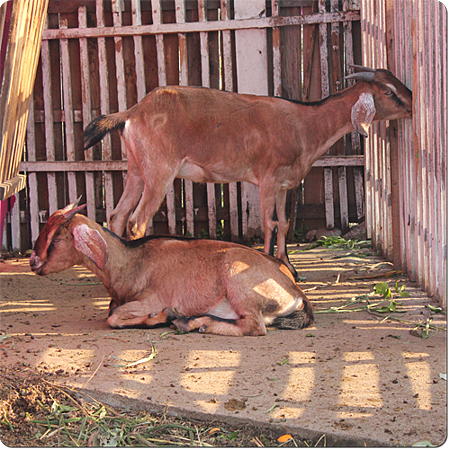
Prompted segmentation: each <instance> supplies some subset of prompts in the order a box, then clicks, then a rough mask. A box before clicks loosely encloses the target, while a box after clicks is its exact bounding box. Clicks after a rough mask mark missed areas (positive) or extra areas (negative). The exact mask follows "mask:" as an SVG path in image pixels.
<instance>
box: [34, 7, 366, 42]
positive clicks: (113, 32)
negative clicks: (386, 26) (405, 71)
mask: <svg viewBox="0 0 450 450" xmlns="http://www.w3.org/2000/svg"><path fill="white" fill-rule="evenodd" d="M152 2H153V0H152ZM153 11H154V9H153ZM358 20H360V15H359V11H347V12H338V13H324V14H311V15H307V16H289V17H285V16H277V17H261V18H258V19H254V18H252V19H237V20H220V21H214V22H187V23H184V24H178V23H177V24H172V23H165V24H162V23H158V24H157V23H155V22H154V23H153V25H142V26H133V25H128V26H122V27H118V28H116V27H103V28H102V29H99V28H88V29H87V30H82V29H80V28H70V29H67V30H49V29H47V30H44V33H43V36H42V39H44V40H48V39H77V38H80V37H92V38H100V37H103V38H104V37H114V36H134V35H140V36H145V35H150V34H179V33H199V32H201V31H223V30H250V29H261V28H272V27H284V26H292V25H307V24H316V23H318V24H326V23H333V22H345V21H358Z"/></svg>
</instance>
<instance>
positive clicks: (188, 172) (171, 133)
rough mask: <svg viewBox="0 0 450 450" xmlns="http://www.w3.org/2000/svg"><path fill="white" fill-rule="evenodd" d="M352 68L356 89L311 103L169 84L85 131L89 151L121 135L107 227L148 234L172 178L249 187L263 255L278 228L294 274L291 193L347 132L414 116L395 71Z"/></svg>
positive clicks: (282, 255)
mask: <svg viewBox="0 0 450 450" xmlns="http://www.w3.org/2000/svg"><path fill="white" fill-rule="evenodd" d="M353 67H355V69H356V70H358V71H360V73H355V74H353V75H350V76H348V77H347V78H353V79H356V80H359V81H358V83H356V84H355V85H353V86H351V87H349V88H347V89H345V90H343V91H341V92H339V93H337V94H334V95H331V96H330V97H328V98H326V99H323V100H320V101H317V102H310V103H301V102H296V101H288V100H285V99H282V98H273V97H264V96H256V95H245V94H236V93H233V92H224V91H218V90H214V89H208V88H195V87H180V86H171V87H160V88H156V89H154V90H153V91H152V92H150V93H149V94H148V95H147V96H146V97H145V98H143V99H142V100H141V101H140V102H139V103H138V104H136V105H135V106H133V107H132V108H130V109H129V110H127V111H124V112H119V113H116V114H110V115H107V116H100V117H97V118H96V119H95V120H93V121H92V122H91V123H90V124H89V125H88V126H87V128H86V130H85V131H84V134H83V136H84V142H85V149H87V148H89V147H91V146H92V145H94V144H96V143H97V142H99V141H100V140H101V139H102V138H103V137H104V136H105V134H106V133H108V132H110V131H111V130H114V129H118V130H120V131H121V133H122V137H123V141H124V143H125V147H126V150H127V155H128V156H127V157H128V178H127V183H126V186H125V190H124V192H123V194H122V197H121V199H120V201H119V203H118V204H117V206H116V208H115V209H114V211H113V213H112V215H111V218H110V221H111V229H112V230H113V231H114V232H115V233H117V234H118V235H119V236H122V234H123V232H124V229H125V226H126V225H127V222H128V228H127V234H128V236H129V237H130V238H131V239H138V238H140V237H142V236H144V234H145V231H146V228H147V224H148V221H149V219H150V218H151V217H153V215H154V214H155V213H156V211H157V210H158V208H159V206H160V205H161V202H162V201H163V199H164V196H165V194H166V192H167V190H168V188H169V186H170V185H171V184H172V182H173V180H174V179H175V178H177V177H178V178H185V179H188V180H192V181H195V182H209V183H229V182H234V181H247V182H250V183H253V184H255V185H258V186H259V188H260V204H261V210H262V216H263V222H264V223H263V226H264V251H265V252H266V253H269V251H270V243H271V239H272V235H273V233H274V230H275V229H277V230H278V235H277V258H279V259H281V260H282V261H284V262H285V263H286V264H287V265H288V267H289V268H290V270H291V271H292V273H293V274H294V276H297V273H296V271H295V269H294V268H293V266H292V265H291V264H290V263H289V260H288V257H287V254H286V251H285V242H286V241H285V236H286V233H287V231H288V228H289V222H288V220H287V218H286V216H285V206H286V192H287V190H288V189H293V188H296V187H297V186H298V185H299V184H300V183H301V181H302V180H303V179H304V178H305V176H306V175H307V173H308V172H309V170H310V169H311V166H312V165H313V163H314V162H315V161H316V160H317V159H319V158H320V157H321V156H322V155H323V154H324V153H325V152H326V151H327V150H328V149H329V148H330V146H331V145H333V144H334V143H335V142H336V141H337V140H338V139H339V138H341V137H342V136H344V135H345V134H347V133H350V132H351V131H352V130H353V129H356V130H357V131H358V132H359V133H361V134H362V135H364V136H367V128H368V127H369V125H370V124H371V123H372V122H373V121H377V120H388V119H399V118H403V117H408V118H411V116H412V94H411V91H410V90H409V89H408V88H407V87H406V86H404V85H403V84H402V83H401V82H400V81H399V80H398V79H397V78H396V77H394V75H392V73H391V72H389V71H387V70H383V69H378V70H374V69H368V68H366V67H360V66H353ZM135 208H136V209H135ZM275 209H276V213H277V216H278V222H276V221H274V220H273V213H274V210H275ZM133 210H134V212H133Z"/></svg>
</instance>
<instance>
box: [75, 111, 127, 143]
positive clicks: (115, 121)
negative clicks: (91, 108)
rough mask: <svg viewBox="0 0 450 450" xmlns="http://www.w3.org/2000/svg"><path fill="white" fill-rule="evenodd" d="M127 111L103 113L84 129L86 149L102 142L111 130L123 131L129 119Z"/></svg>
mask: <svg viewBox="0 0 450 450" xmlns="http://www.w3.org/2000/svg"><path fill="white" fill-rule="evenodd" d="M126 113H127V111H125V112H124V113H123V112H119V113H115V114H109V115H107V116H105V115H102V116H98V117H97V118H96V119H94V120H93V121H92V122H91V123H90V124H89V125H88V126H87V127H86V129H85V130H84V131H83V142H84V150H87V149H88V148H90V147H92V146H93V145H95V144H97V143H98V142H100V141H101V140H102V139H103V138H104V137H105V135H106V134H107V133H109V132H110V131H112V130H119V131H122V130H123V128H124V126H125V122H126V120H127V115H126Z"/></svg>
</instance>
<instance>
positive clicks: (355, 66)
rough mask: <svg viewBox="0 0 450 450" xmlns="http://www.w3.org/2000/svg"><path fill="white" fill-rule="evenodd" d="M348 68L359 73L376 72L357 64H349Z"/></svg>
mask: <svg viewBox="0 0 450 450" xmlns="http://www.w3.org/2000/svg"><path fill="white" fill-rule="evenodd" d="M350 67H352V68H353V69H356V70H359V71H360V72H376V70H375V69H372V68H371V67H365V66H359V65H357V64H350Z"/></svg>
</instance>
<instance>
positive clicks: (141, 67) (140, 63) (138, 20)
mask: <svg viewBox="0 0 450 450" xmlns="http://www.w3.org/2000/svg"><path fill="white" fill-rule="evenodd" d="M131 18H132V23H133V25H134V26H139V25H142V12H141V0H131ZM133 40H134V58H135V64H136V91H137V101H138V102H139V101H140V100H142V99H143V98H144V97H145V94H146V88H145V61H144V58H145V56H144V49H143V46H142V36H140V35H134V36H133Z"/></svg>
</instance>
